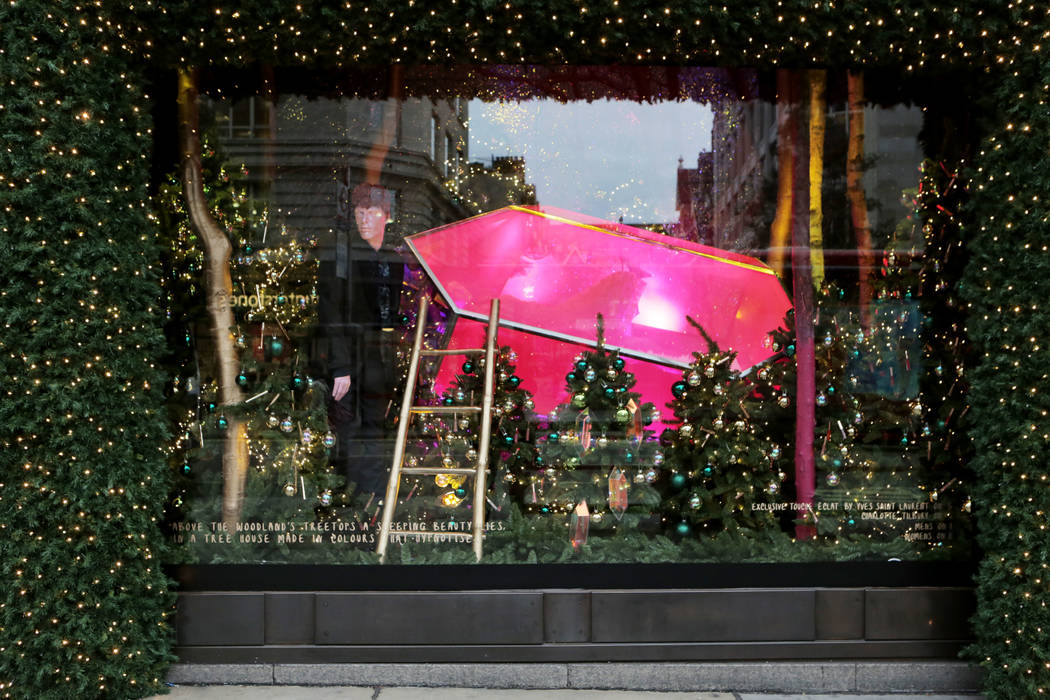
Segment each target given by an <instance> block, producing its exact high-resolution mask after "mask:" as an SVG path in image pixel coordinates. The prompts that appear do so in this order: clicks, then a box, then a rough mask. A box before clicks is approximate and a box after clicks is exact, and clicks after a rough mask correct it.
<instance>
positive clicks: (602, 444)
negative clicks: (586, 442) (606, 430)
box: [594, 435, 609, 449]
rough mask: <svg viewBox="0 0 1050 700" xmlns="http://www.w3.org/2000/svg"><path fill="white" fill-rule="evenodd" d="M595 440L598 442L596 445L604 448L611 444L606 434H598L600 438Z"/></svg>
mask: <svg viewBox="0 0 1050 700" xmlns="http://www.w3.org/2000/svg"><path fill="white" fill-rule="evenodd" d="M594 442H595V444H596V445H597V446H598V447H600V448H602V449H604V448H606V447H608V446H609V438H607V437H606V436H604V435H599V436H598V439H597V440H595V441H594Z"/></svg>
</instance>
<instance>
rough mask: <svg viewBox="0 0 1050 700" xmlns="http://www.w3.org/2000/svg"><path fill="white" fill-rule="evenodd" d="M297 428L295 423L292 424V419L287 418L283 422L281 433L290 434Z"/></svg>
mask: <svg viewBox="0 0 1050 700" xmlns="http://www.w3.org/2000/svg"><path fill="white" fill-rule="evenodd" d="M294 428H295V423H293V422H292V419H291V418H285V419H284V420H283V421H281V432H283V433H290V432H292V430H293V429H294Z"/></svg>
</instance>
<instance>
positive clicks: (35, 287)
mask: <svg viewBox="0 0 1050 700" xmlns="http://www.w3.org/2000/svg"><path fill="white" fill-rule="evenodd" d="M130 48H131V47H130V45H128V44H127V43H126V39H124V38H122V36H121V32H120V31H119V30H118V29H117V28H115V27H112V26H110V24H109V23H108V21H107V17H106V16H105V14H104V13H101V12H100V11H99V10H98V8H94V11H93V12H87V11H84V10H83V9H81V10H80V11H77V10H76V9H74V8H73V6H72V5H71V4H68V5H67V4H61V3H43V2H42V3H37V2H32V3H28V2H27V3H20V2H14V3H8V4H5V6H4V7H3V9H2V10H0V75H2V76H3V87H2V88H0V143H2V148H0V271H2V283H0V319H2V322H3V327H2V330H0V391H2V392H3V393H2V395H0V580H2V582H3V584H2V585H0V696H2V697H13V698H91V697H139V696H142V695H149V694H152V693H155V692H157V691H158V690H159V689H160V688H163V680H164V669H165V667H166V666H167V664H168V663H169V660H170V659H169V655H170V652H169V651H168V649H169V648H170V644H171V640H170V637H171V635H170V628H169V626H168V623H167V619H168V617H169V615H170V611H171V606H172V603H173V596H172V595H171V593H170V592H169V582H168V580H167V579H166V578H165V576H164V574H163V572H162V571H161V568H160V567H161V557H160V550H161V549H162V548H163V538H162V536H161V533H160V530H159V528H158V519H159V518H160V516H161V510H162V505H163V502H164V497H165V494H166V493H167V490H168V483H167V477H166V471H165V469H164V468H163V459H162V457H163V455H162V452H161V448H162V446H163V443H164V440H165V439H166V429H165V424H164V420H163V403H162V402H163V400H164V399H163V396H162V394H161V391H160V389H161V387H162V386H163V382H164V378H163V376H162V375H161V373H160V371H159V369H158V366H157V361H158V358H160V357H161V356H162V353H163V352H164V347H163V343H162V338H161V335H160V332H159V325H158V324H159V323H160V322H161V310H160V305H159V303H158V302H159V295H158V289H157V280H156V278H155V277H154V275H153V272H152V270H151V265H152V264H153V262H154V261H155V260H156V254H157V248H156V245H155V242H154V237H155V231H154V227H153V226H152V225H151V223H150V210H149V206H150V203H149V192H148V185H149V183H148V180H149V158H150V150H151V140H152V136H151V134H150V122H149V118H148V114H149V108H150V107H149V101H148V98H147V97H146V95H145V94H143V90H142V80H141V77H140V74H139V70H140V68H141V67H142V64H141V62H140V61H138V60H136V58H135V55H134V53H133V52H132V51H131V50H130Z"/></svg>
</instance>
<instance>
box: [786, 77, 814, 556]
mask: <svg viewBox="0 0 1050 700" xmlns="http://www.w3.org/2000/svg"><path fill="white" fill-rule="evenodd" d="M799 80H800V78H799V77H798V76H793V77H792V79H791V83H792V86H791V87H792V90H791V93H790V95H789V96H790V99H791V102H792V109H791V112H792V115H793V123H792V128H793V129H794V132H793V133H795V134H796V139H795V149H794V153H793V156H792V157H793V160H794V168H793V170H794V172H795V174H796V177H795V182H794V187H793V188H792V189H793V193H794V200H795V201H794V206H793V207H792V213H793V216H792V221H791V239H792V240H791V243H792V245H791V270H792V273H791V275H792V287H793V289H794V296H795V362H796V363H797V368H798V370H797V374H796V381H797V385H796V390H795V400H796V403H795V502H796V503H797V504H798V506H799V510H798V511H797V514H798V516H799V517H800V518H805V519H806V524H800V525H797V526H796V527H795V536H796V537H797V538H798V539H800V540H808V539H812V538H814V537H816V535H817V530H816V527H814V525H813V524H812V523H813V519H812V518H813V515H812V508H813V495H814V492H815V491H816V468H815V466H814V463H813V433H814V430H815V429H816V415H815V405H816V349H815V347H814V341H813V316H814V310H813V267H812V258H811V256H810V249H809V217H810V212H809V182H808V180H809V178H808V177H806V176H803V175H804V174H805V173H808V172H809V163H808V160H809V147H808V145H807V144H806V141H807V139H806V137H807V136H808V128H806V129H803V128H802V125H804V124H805V123H806V121H807V120H804V119H802V118H801V115H802V113H803V111H804V106H803V103H802V100H801V97H802V94H803V91H802V89H801V86H800V85H799Z"/></svg>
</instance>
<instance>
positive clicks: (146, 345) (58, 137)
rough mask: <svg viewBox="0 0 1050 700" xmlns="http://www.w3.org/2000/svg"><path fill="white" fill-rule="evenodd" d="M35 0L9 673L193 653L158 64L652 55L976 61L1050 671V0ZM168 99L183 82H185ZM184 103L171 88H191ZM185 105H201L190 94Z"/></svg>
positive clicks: (97, 676)
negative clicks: (170, 490) (177, 529)
mask: <svg viewBox="0 0 1050 700" xmlns="http://www.w3.org/2000/svg"><path fill="white" fill-rule="evenodd" d="M435 5H437V4H436V3H428V2H422V1H421V0H375V1H373V2H367V0H366V1H364V2H362V1H360V0H353V1H352V2H320V1H312V0H240V1H238V2H229V3H227V4H216V3H201V2H199V1H197V0H182V1H176V0H123V1H117V0H97V1H96V2H84V3H82V4H80V5H77V4H74V3H72V2H70V3H54V2H47V1H46V0H10V1H9V2H6V3H4V5H3V6H2V8H0V78H2V82H3V85H2V88H0V135H2V145H3V147H2V148H0V236H2V240H0V270H2V271H3V273H4V275H3V286H2V288H0V320H2V322H3V324H4V325H3V329H2V332H0V363H2V373H0V380H2V384H0V390H2V391H3V392H4V394H3V400H2V402H0V446H2V448H3V449H2V450H0V455H2V456H0V460H2V462H0V474H2V479H0V483H2V487H0V576H2V577H3V580H4V583H5V584H6V585H5V586H4V587H3V592H2V593H0V685H2V688H0V692H2V693H3V694H4V696H5V697H56V698H59V697H61V698H68V697H79V698H88V697H95V696H111V697H139V696H143V695H148V694H151V693H153V692H156V691H157V690H158V688H159V687H160V686H159V685H158V684H159V683H160V681H159V680H158V679H160V678H162V674H163V670H164V667H165V665H166V663H168V661H169V660H170V657H169V652H168V649H169V644H170V642H171V634H170V627H169V623H168V616H169V614H170V610H171V603H172V598H171V594H170V593H169V592H168V584H167V582H166V581H165V579H164V577H163V575H162V573H161V572H160V570H159V568H158V556H159V554H158V553H159V550H160V549H161V548H162V542H163V539H162V536H161V533H160V530H159V529H158V527H157V519H158V517H159V516H160V514H161V506H162V501H163V494H165V493H166V491H167V477H166V475H165V473H166V472H165V465H164V460H163V457H162V453H161V448H162V446H163V444H164V441H165V439H166V437H165V428H164V425H163V422H162V420H161V417H160V414H159V413H158V409H159V407H160V402H161V396H160V395H159V393H158V391H157V387H159V386H160V384H161V383H162V381H163V378H162V377H161V376H159V374H158V369H157V367H155V366H154V358H156V357H159V356H160V341H161V336H160V332H159V328H160V323H161V321H162V313H161V311H160V310H159V308H158V306H157V300H158V298H159V294H158V286H157V280H156V279H155V277H154V274H153V268H152V267H151V261H152V260H154V259H155V254H156V251H155V248H154V245H153V228H152V226H151V223H150V216H149V215H150V211H149V207H150V200H149V198H148V191H147V187H148V180H149V158H150V150H151V135H150V120H149V112H150V109H151V107H152V105H153V102H151V99H152V100H157V99H161V98H158V97H153V98H150V97H147V96H146V95H145V94H144V90H145V86H146V85H147V81H146V79H145V72H146V71H148V70H154V69H157V70H165V69H171V68H174V67H178V66H184V65H205V64H212V65H217V66H225V65H247V64H251V63H255V62H259V63H266V64H270V65H273V66H276V67H285V68H286V67H303V68H307V69H317V68H323V69H330V68H337V67H339V66H346V67H349V66H354V65H358V66H360V65H386V64H388V63H389V62H391V61H404V62H410V63H471V62H497V63H518V62H537V63H564V62H569V63H637V64H660V63H672V64H719V65H752V66H757V67H761V68H771V67H780V66H793V67H804V66H812V65H830V66H836V67H861V68H864V67H867V68H871V67H880V68H889V69H892V70H897V71H900V73H901V75H902V76H906V75H908V74H910V73H913V72H920V71H921V72H926V73H939V72H941V71H944V70H952V71H955V72H957V71H959V70H960V69H962V70H964V71H966V74H967V75H969V76H971V78H972V79H973V80H981V81H984V82H985V83H986V85H987V88H986V89H985V91H984V94H985V99H984V102H983V104H982V105H980V109H981V110H982V112H983V115H984V124H983V127H984V130H985V133H986V134H990V136H989V137H988V138H987V140H986V141H984V142H982V152H981V153H980V155H979V157H978V158H976V159H975V162H973V163H971V164H970V166H971V171H970V177H971V188H970V189H971V200H970V205H969V209H968V211H967V212H965V216H964V220H965V222H966V225H965V227H964V229H963V235H964V236H965V237H966V238H967V244H968V247H969V249H970V251H971V255H972V258H971V263H970V267H969V269H968V271H967V274H966V277H965V280H964V287H963V289H962V290H961V292H962V295H963V298H964V299H965V300H966V302H967V303H968V305H969V311H970V316H969V319H970V322H969V324H968V328H967V331H968V332H969V334H970V337H971V338H972V339H973V340H974V342H975V343H976V345H977V351H978V357H979V358H980V360H979V364H978V366H977V367H976V368H975V369H974V370H973V371H972V372H971V373H970V374H971V382H972V387H973V388H972V396H973V402H972V408H971V416H972V421H971V422H972V424H973V425H974V426H976V427H975V429H974V430H973V435H972V438H973V440H974V441H975V443H976V445H977V448H978V449H977V453H978V457H977V458H976V459H975V460H974V463H973V472H974V478H975V482H976V483H975V487H974V495H975V498H974V509H975V512H976V513H977V516H978V519H979V527H980V538H981V543H982V545H983V547H984V549H985V551H986V552H989V553H990V554H989V555H988V557H987V558H986V560H985V561H984V562H983V564H982V566H981V569H980V574H979V580H978V593H979V603H980V605H979V612H978V615H977V622H978V624H977V625H976V626H975V629H976V634H977V642H976V644H975V645H974V646H973V649H972V651H973V655H974V658H977V659H979V660H981V661H982V662H983V663H984V666H985V668H986V669H987V671H988V682H987V692H988V694H989V696H990V697H996V698H1018V697H1035V696H1037V695H1038V694H1040V693H1042V692H1043V691H1045V689H1046V688H1047V686H1048V684H1050V670H1048V668H1047V663H1048V662H1050V649H1048V648H1047V645H1046V643H1045V638H1046V635H1045V633H1044V632H1043V630H1044V629H1047V628H1050V624H1048V623H1050V620H1048V619H1047V614H1048V613H1047V608H1046V605H1047V601H1048V599H1050V593H1048V588H1047V586H1048V584H1047V582H1046V580H1045V574H1046V572H1045V571H1044V569H1045V568H1046V566H1047V562H1050V541H1048V539H1047V533H1046V529H1045V527H1046V521H1047V518H1046V513H1047V511H1048V509H1050V490H1048V486H1047V483H1046V481H1047V479H1048V478H1050V475H1048V473H1047V468H1046V464H1047V462H1048V461H1050V460H1047V459H1046V457H1047V443H1048V441H1050V437H1048V436H1050V420H1048V418H1047V410H1048V409H1050V406H1047V404H1048V401H1047V399H1046V398H1045V396H1046V389H1045V384H1046V381H1047V373H1048V370H1047V369H1046V368H1047V367H1050V357H1047V354H1048V350H1047V349H1046V345H1047V340H1046V339H1045V338H1044V334H1045V330H1046V328H1048V327H1050V316H1048V312H1047V310H1046V308H1045V306H1044V304H1043V300H1044V299H1046V298H1050V295H1048V294H1047V292H1050V289H1048V287H1050V270H1048V269H1047V268H1048V267H1050V256H1048V252H1047V248H1046V244H1047V243H1048V242H1050V236H1048V235H1046V233H1047V227H1048V223H1047V221H1048V212H1047V205H1046V200H1047V197H1050V181H1048V180H1050V173H1048V170H1047V168H1046V167H1045V164H1044V160H1045V157H1046V153H1047V144H1048V143H1050V109H1048V108H1047V105H1046V99H1047V93H1048V90H1050V60H1047V58H1045V57H1044V56H1046V55H1047V54H1048V53H1050V47H1047V46H1046V45H1045V44H1046V43H1047V41H1048V39H1050V34H1048V30H1050V14H1048V10H1047V9H1046V8H1045V5H1044V4H1042V3H1028V2H1003V1H998V2H991V1H989V0H971V1H970V2H965V3H957V2H952V3H949V2H943V1H942V0H933V1H920V0H900V1H897V2H894V1H892V0H890V1H889V2H881V3H872V4H871V6H870V7H868V6H865V5H864V4H863V3H860V2H832V1H830V0H779V1H774V0H765V1H763V2H755V1H752V2H734V3H725V4H719V3H708V2H706V1H703V2H701V1H700V0H686V1H682V2H674V3H666V4H658V3H651V2H642V1H640V0H602V1H601V2H595V3H592V4H587V3H585V2H581V1H579V0H555V1H552V2H546V3H522V2H520V0H519V1H518V2H503V1H499V2H497V1H495V0H452V1H450V2H447V3H442V4H441V6H440V7H436V6H435ZM169 99H170V97H169V96H164V97H163V100H165V101H167V100H169ZM163 109H168V107H167V106H163ZM171 109H174V107H173V106H171Z"/></svg>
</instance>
